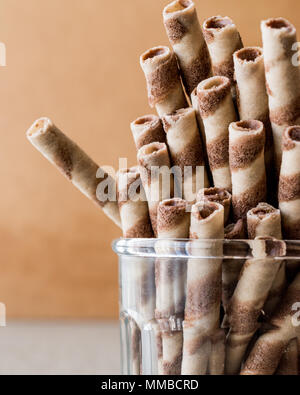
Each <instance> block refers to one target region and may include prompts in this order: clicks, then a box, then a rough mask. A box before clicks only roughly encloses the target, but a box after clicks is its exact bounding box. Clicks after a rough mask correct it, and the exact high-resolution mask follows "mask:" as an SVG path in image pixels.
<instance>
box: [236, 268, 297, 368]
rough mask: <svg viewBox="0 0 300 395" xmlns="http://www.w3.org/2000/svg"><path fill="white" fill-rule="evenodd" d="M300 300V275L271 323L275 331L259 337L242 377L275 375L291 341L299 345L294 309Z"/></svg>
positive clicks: (289, 289) (290, 287)
mask: <svg viewBox="0 0 300 395" xmlns="http://www.w3.org/2000/svg"><path fill="white" fill-rule="evenodd" d="M299 300H300V273H299V274H298V275H297V276H296V278H295V280H294V281H293V283H292V284H291V285H290V286H289V288H288V290H287V292H286V295H285V297H284V298H283V300H282V303H281V304H280V306H279V308H278V309H277V310H276V313H275V315H274V316H273V317H272V319H271V321H270V324H271V325H273V326H274V329H273V330H270V331H268V332H267V333H265V334H263V335H262V336H260V337H259V339H258V340H257V342H256V343H255V345H254V347H253V348H252V350H251V352H250V355H249V357H248V358H247V361H246V362H245V365H244V368H243V369H242V372H241V374H242V375H273V374H274V373H275V371H276V369H277V368H278V365H279V363H280V360H281V358H282V355H283V353H284V351H285V350H286V348H287V346H288V344H289V343H290V341H291V340H292V339H294V338H297V339H298V344H299V338H300V329H299V328H300V327H299V326H297V325H295V322H294V314H295V310H294V309H293V308H294V306H295V304H296V303H299Z"/></svg>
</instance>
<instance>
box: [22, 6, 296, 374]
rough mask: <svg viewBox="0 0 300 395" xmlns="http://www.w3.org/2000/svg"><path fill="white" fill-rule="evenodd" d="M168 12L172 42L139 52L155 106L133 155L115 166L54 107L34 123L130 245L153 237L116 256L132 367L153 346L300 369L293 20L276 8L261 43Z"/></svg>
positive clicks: (162, 353)
mask: <svg viewBox="0 0 300 395" xmlns="http://www.w3.org/2000/svg"><path fill="white" fill-rule="evenodd" d="M237 22H238V21H237ZM163 23H164V26H165V29H166V33H167V37H168V39H169V41H170V47H166V46H155V47H153V48H150V49H148V50H147V51H145V52H144V53H143V54H142V55H141V57H140V64H141V68H142V71H143V72H144V74H145V79H146V86H147V92H148V98H149V105H150V107H152V108H154V109H155V110H156V112H157V114H150V115H149V114H148V115H142V116H139V117H138V118H137V119H136V120H134V121H133V122H132V123H131V125H130V127H131V132H132V136H133V141H134V143H135V146H136V150H137V165H136V166H135V167H133V168H130V169H120V170H119V171H118V172H117V173H116V175H113V174H108V173H107V172H106V171H105V170H104V169H103V168H101V167H99V166H98V165H97V164H96V163H95V162H94V161H93V160H92V159H91V158H90V157H89V156H88V155H87V154H86V153H85V152H83V150H82V149H81V148H79V147H78V145H76V144H75V143H74V142H73V141H72V140H71V139H70V138H68V137H67V136H66V135H64V134H63V132H61V131H60V130H59V129H58V128H57V127H56V126H55V125H54V124H53V122H52V121H51V120H49V119H47V118H41V119H39V120H37V121H36V122H34V124H33V125H32V126H31V127H30V129H29V130H28V132H27V137H28V139H29V141H30V142H31V143H32V144H33V145H34V146H35V148H37V149H38V150H39V151H40V152H41V153H42V154H43V155H44V156H45V157H46V158H47V159H48V160H49V161H50V162H51V163H53V164H54V165H55V166H56V167H57V168H58V169H59V170H60V171H61V172H62V173H63V174H64V175H65V176H66V177H67V178H68V179H69V180H70V181H71V182H72V183H73V184H74V185H75V186H76V187H77V188H78V189H79V190H80V191H81V192H82V193H84V194H85V195H86V196H87V197H88V198H90V199H91V200H92V201H94V202H95V203H96V205H97V206H98V207H100V208H101V209H102V210H103V212H104V213H105V214H106V215H107V216H108V217H109V218H110V219H111V220H113V221H114V222H115V223H116V224H117V225H118V226H119V227H120V228H121V229H122V232H123V237H124V238H125V239H128V240H127V243H128V245H132V246H134V245H135V243H136V239H155V238H157V239H158V240H157V241H155V242H154V246H155V248H154V252H155V254H154V256H152V257H151V258H149V257H143V256H142V254H139V256H126V257H124V258H122V261H121V270H122V290H121V297H122V304H123V310H124V313H126V315H127V317H128V331H129V333H130V336H129V350H130V352H129V354H130V358H129V360H130V373H131V374H143V373H145V369H144V366H143V361H145V359H147V357H148V355H145V353H146V354H147V353H149V354H151V355H149V358H150V357H151V358H152V360H153V355H155V356H156V357H155V358H156V366H155V367H154V368H153V369H154V370H153V372H152V373H157V374H159V375H205V374H210V375H224V374H226V375H239V374H242V375H298V374H300V366H299V360H300V321H299V318H300V314H299V307H300V254H299V250H300V244H299V243H300V242H298V243H297V240H300V68H299V65H298V63H297V62H295V56H294V55H295V51H294V49H293V48H295V45H296V42H297V38H296V29H295V27H294V26H293V25H292V24H291V23H290V22H289V21H287V20H286V19H283V18H271V19H268V20H266V21H263V22H262V23H261V32H262V41H263V47H262V48H260V47H257V46H253V47H245V48H244V47H243V42H242V39H241V37H240V34H239V31H238V24H237V25H236V24H235V22H234V21H233V20H232V19H231V18H230V17H228V16H224V17H223V16H219V15H218V16H213V17H211V18H208V19H207V20H205V21H204V22H203V23H202V24H201V22H200V20H199V18H198V14H197V11H196V7H195V4H194V2H193V1H192V0H174V1H173V2H171V3H170V4H168V5H167V6H166V7H165V9H164V10H163ZM294 44H295V45H294ZM112 197H113V198H112ZM174 239H180V240H181V239H183V240H182V241H181V242H182V243H185V250H186V257H184V256H182V254H181V255H180V256H178V257H176V248H175V253H174ZM146 241H147V240H146ZM146 241H145V242H146ZM141 242H143V240H141ZM293 243H294V244H293ZM291 246H293V251H294V252H295V251H296V252H297V251H298V256H297V254H296V253H294V254H290V253H289V249H290V248H292V247H291ZM245 248H246V250H247V251H246V253H245V251H244V250H245ZM297 248H298V250H297ZM170 251H171V253H170ZM241 251H244V255H243V254H242V253H241ZM174 254H175V256H174ZM291 255H292V256H291ZM291 268H292V269H291ZM145 330H146V331H147V333H149V331H150V332H152V335H153V336H152V338H153V339H154V340H153V342H152V343H151V347H150V349H149V348H147V345H145V344H143V338H144V336H143V333H144V331H145Z"/></svg>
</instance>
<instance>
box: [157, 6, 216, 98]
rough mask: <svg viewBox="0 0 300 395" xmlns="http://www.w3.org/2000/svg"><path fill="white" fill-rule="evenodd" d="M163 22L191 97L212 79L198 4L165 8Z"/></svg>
mask: <svg viewBox="0 0 300 395" xmlns="http://www.w3.org/2000/svg"><path fill="white" fill-rule="evenodd" d="M163 18H164V24H165V27H166V31H167V35H168V37H169V40H170V43H171V45H172V47H173V50H174V52H175V54H176V56H177V59H178V63H179V67H180V70H181V76H182V80H183V83H184V86H185V89H186V92H187V94H188V95H190V94H191V93H192V91H193V89H195V88H196V86H197V85H198V84H199V82H201V81H202V80H204V79H206V78H208V77H210V76H211V62H210V56H209V52H208V49H207V45H206V42H205V40H204V37H203V33H202V30H201V26H200V24H199V20H198V17H197V11H196V8H195V4H194V2H193V1H191V0H175V1H173V2H172V3H170V4H169V5H167V6H166V7H165V9H164V11H163Z"/></svg>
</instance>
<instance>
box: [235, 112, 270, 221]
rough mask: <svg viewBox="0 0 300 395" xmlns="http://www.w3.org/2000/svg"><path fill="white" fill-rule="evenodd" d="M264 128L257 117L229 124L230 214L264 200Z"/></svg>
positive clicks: (243, 213)
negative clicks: (231, 207) (253, 119)
mask: <svg viewBox="0 0 300 395" xmlns="http://www.w3.org/2000/svg"><path fill="white" fill-rule="evenodd" d="M264 146H265V130H264V124H263V123H262V122H260V121H251V120H250V121H239V122H235V123H232V124H230V126H229V158H230V168H231V174H232V206H233V214H234V218H235V219H236V220H237V219H240V218H245V217H246V215H247V212H248V211H249V210H251V209H252V208H253V207H256V206H257V204H258V203H259V202H263V201H265V200H266V196H267V187H266V171H265V162H264Z"/></svg>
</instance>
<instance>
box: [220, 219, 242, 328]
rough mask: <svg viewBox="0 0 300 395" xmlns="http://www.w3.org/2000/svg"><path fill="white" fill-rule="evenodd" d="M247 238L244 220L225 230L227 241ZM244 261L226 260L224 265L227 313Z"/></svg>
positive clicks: (224, 304) (223, 279) (224, 298)
mask: <svg viewBox="0 0 300 395" xmlns="http://www.w3.org/2000/svg"><path fill="white" fill-rule="evenodd" d="M245 238H246V234H245V227H244V222H243V220H241V219H240V220H238V222H237V223H235V224H230V225H228V226H226V228H225V239H228V240H234V239H237V240H244V239H245ZM243 264H244V260H243V259H224V260H223V265H222V303H223V307H224V310H225V312H226V311H227V308H228V304H229V301H230V299H231V297H232V295H233V293H234V290H235V287H236V285H237V283H238V279H239V275H240V273H241V269H242V267H243ZM227 321H228V320H227V317H226V318H225V319H224V321H223V326H224V327H227V326H228V322H227Z"/></svg>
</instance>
